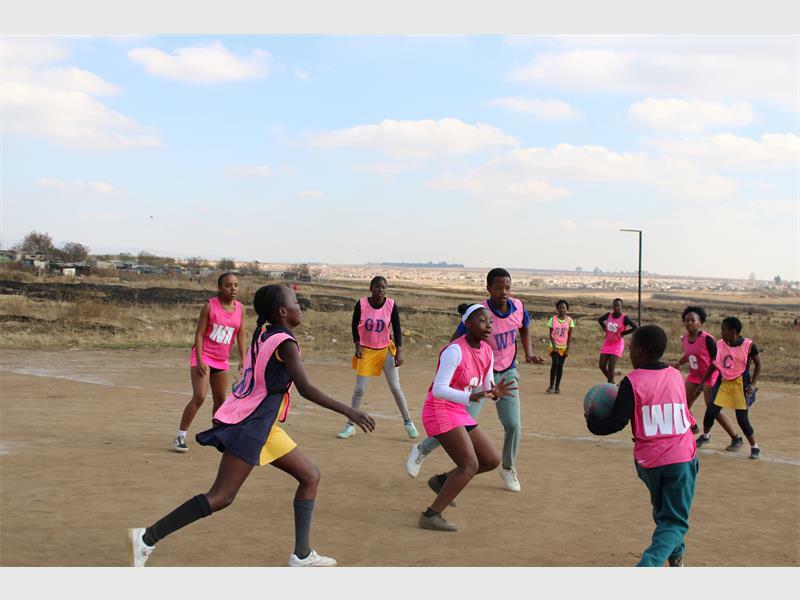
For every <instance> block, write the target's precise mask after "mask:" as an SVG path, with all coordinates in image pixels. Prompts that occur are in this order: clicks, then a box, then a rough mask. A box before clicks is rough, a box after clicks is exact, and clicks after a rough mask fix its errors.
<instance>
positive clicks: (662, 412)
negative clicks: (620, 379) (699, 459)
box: [627, 367, 697, 469]
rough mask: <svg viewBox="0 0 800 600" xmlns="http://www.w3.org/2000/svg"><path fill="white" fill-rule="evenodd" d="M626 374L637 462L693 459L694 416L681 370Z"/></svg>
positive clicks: (653, 463) (658, 463) (652, 464)
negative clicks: (629, 384) (629, 387)
mask: <svg viewBox="0 0 800 600" xmlns="http://www.w3.org/2000/svg"><path fill="white" fill-rule="evenodd" d="M627 377H628V381H630V382H631V386H632V387H633V397H634V409H633V410H634V414H633V419H632V421H633V435H634V438H635V441H634V446H633V457H634V459H636V462H637V463H639V465H640V466H642V467H644V468H645V469H651V468H653V467H661V466H663V465H671V464H675V463H681V462H688V461H690V460H692V459H693V458H694V455H695V453H696V452H697V446H696V444H695V441H694V436H693V435H692V431H691V427H692V425H694V423H695V420H694V417H693V416H692V413H691V412H690V411H689V405H688V404H687V402H686V388H685V387H684V385H683V377H681V374H680V371H678V370H677V369H673V368H672V367H667V368H666V369H635V370H633V371H631V372H630V373H628V375H627Z"/></svg>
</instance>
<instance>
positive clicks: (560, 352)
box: [547, 346, 567, 356]
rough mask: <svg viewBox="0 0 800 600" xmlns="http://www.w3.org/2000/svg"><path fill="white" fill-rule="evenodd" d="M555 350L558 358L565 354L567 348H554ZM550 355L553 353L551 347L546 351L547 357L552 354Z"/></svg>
mask: <svg viewBox="0 0 800 600" xmlns="http://www.w3.org/2000/svg"><path fill="white" fill-rule="evenodd" d="M556 350H558V355H559V356H564V355H565V354H566V353H567V347H566V346H556ZM552 353H553V346H549V347H548V350H547V354H548V356H549V355H550V354H552Z"/></svg>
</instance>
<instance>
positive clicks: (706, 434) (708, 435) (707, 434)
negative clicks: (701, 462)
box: [703, 433, 711, 440]
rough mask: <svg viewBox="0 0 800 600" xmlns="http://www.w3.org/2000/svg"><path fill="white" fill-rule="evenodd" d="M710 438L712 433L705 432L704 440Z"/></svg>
mask: <svg viewBox="0 0 800 600" xmlns="http://www.w3.org/2000/svg"><path fill="white" fill-rule="evenodd" d="M710 438H711V434H710V433H704V434H703V439H704V440H707V439H710Z"/></svg>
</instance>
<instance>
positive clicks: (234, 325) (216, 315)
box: [189, 296, 244, 370]
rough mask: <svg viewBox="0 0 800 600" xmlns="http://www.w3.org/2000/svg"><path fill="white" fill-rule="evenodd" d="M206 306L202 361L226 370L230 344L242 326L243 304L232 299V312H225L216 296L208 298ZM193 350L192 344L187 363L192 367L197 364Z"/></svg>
mask: <svg viewBox="0 0 800 600" xmlns="http://www.w3.org/2000/svg"><path fill="white" fill-rule="evenodd" d="M208 306H209V311H208V325H207V326H206V330H205V333H203V362H205V363H207V364H208V365H210V366H212V367H214V368H215V369H223V370H227V368H228V357H229V356H230V354H231V346H232V345H233V342H234V341H235V340H236V334H237V333H238V332H239V328H240V327H241V326H242V317H243V315H244V306H243V305H242V303H241V302H239V301H238V300H234V301H233V307H234V308H233V312H232V313H229V312H225V310H224V309H223V308H222V304H220V301H219V298H218V297H216V296H214V297H213V298H209V299H208ZM194 350H195V348H194V345H192V355H191V357H190V359H189V363H190V364H191V366H193V367H195V366H197V355H196V354H195V351H194Z"/></svg>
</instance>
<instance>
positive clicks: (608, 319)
mask: <svg viewBox="0 0 800 600" xmlns="http://www.w3.org/2000/svg"><path fill="white" fill-rule="evenodd" d="M597 322H598V323H600V329H602V330H603V334H604V335H605V338H604V339H603V347H602V348H600V362H599V364H598V366H599V367H600V370H601V371H602V372H603V375H605V376H606V380H607V381H608V383H614V374H615V372H616V369H617V359H619V357H620V356H622V353H623V352H624V351H625V340H624V339H622V338H623V336H626V335H630V334H631V333H633V332H634V331H636V328H637V327H638V325H637V324H636V323H635V322H634V321H633V319H631V318H629V317H628V315H626V314H624V313H623V312H622V299H621V298H614V301H613V302H612V303H611V312H610V313H606V314H604V315H603V316H602V317H600V318H599V319H597Z"/></svg>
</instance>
